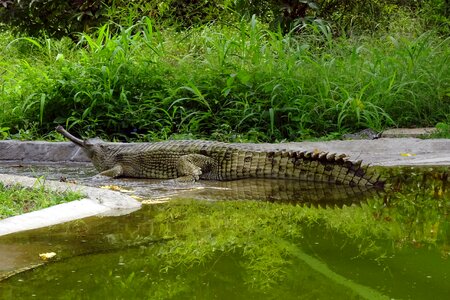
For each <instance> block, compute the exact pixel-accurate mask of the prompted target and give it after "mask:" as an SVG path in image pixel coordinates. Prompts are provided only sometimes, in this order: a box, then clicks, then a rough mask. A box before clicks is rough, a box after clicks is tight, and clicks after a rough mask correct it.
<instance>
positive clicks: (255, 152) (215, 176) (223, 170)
mask: <svg viewBox="0 0 450 300" xmlns="http://www.w3.org/2000/svg"><path fill="white" fill-rule="evenodd" d="M56 131H57V132H59V133H61V134H62V135H63V136H64V137H66V138H67V139H69V140H70V141H72V142H73V143H74V144H76V145H78V146H79V147H81V148H82V149H83V150H84V151H85V152H86V154H87V156H88V157H89V158H90V159H91V161H92V163H93V165H94V167H95V168H96V169H97V171H99V172H100V175H105V176H109V177H113V178H116V177H134V178H154V179H175V180H176V181H179V182H194V181H197V180H199V179H204V180H218V181H227V180H236V179H244V178H273V179H297V180H304V181H314V182H328V183H333V184H344V185H349V186H374V187H383V185H384V182H383V181H382V180H380V177H379V176H377V175H376V174H374V173H373V172H372V174H370V172H367V171H368V166H367V165H363V164H362V161H361V160H359V161H352V160H350V159H349V157H348V156H347V155H345V154H340V155H338V154H335V153H327V152H320V151H293V150H287V149H283V148H274V149H271V150H268V149H264V147H261V146H259V145H258V144H246V143H241V144H232V143H224V142H217V141H204V140H184V141H182V140H171V141H164V142H151V143H129V144H122V143H120V144H119V143H108V142H104V141H102V140H101V139H98V138H94V139H86V140H82V139H79V138H77V137H75V136H73V135H72V134H70V133H69V132H68V131H66V130H65V129H64V128H63V127H62V126H58V127H56Z"/></svg>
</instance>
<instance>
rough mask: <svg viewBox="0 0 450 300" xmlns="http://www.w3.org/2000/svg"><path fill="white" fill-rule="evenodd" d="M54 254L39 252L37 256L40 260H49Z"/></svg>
mask: <svg viewBox="0 0 450 300" xmlns="http://www.w3.org/2000/svg"><path fill="white" fill-rule="evenodd" d="M55 256H56V253H55V252H47V253H41V254H39V257H40V258H41V259H42V260H50V259H52V258H53V257H55Z"/></svg>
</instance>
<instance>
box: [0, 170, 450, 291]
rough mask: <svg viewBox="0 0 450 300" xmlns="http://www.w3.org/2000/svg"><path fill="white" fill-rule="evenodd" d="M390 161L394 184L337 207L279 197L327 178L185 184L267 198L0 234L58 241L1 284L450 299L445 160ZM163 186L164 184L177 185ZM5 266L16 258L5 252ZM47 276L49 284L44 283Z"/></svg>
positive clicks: (449, 194) (9, 246) (178, 206)
mask: <svg viewBox="0 0 450 300" xmlns="http://www.w3.org/2000/svg"><path fill="white" fill-rule="evenodd" d="M383 172H385V177H387V178H389V185H390V186H389V188H388V189H387V190H386V191H385V192H382V193H379V192H375V193H370V192H369V194H370V195H371V196H370V197H367V198H365V200H364V201H363V202H357V203H358V204H359V205H351V206H347V205H345V206H342V208H339V209H329V208H323V207H320V206H319V207H316V206H315V205H311V207H307V206H305V205H284V202H283V203H279V202H280V201H289V203H294V204H295V203H301V204H304V203H308V201H309V202H310V203H314V202H313V201H315V199H318V198H322V199H325V198H329V197H333V196H330V195H328V194H326V191H329V190H330V189H329V188H328V187H325V188H324V187H323V186H319V187H316V186H315V185H311V184H308V185H307V186H303V187H302V188H301V189H298V188H297V185H296V186H294V187H292V186H290V185H289V184H290V183H289V184H288V185H286V182H279V183H275V182H273V181H271V182H272V185H271V186H270V185H267V183H265V182H264V181H262V182H252V181H248V182H246V181H242V182H241V183H239V182H224V183H223V185H221V186H217V185H216V184H217V183H211V184H212V186H208V185H204V184H203V185H202V186H201V188H197V189H196V190H194V189H193V190H190V189H189V188H185V189H184V190H183V192H181V193H180V195H181V196H183V195H185V196H186V197H190V194H189V193H192V194H196V195H197V197H198V199H203V198H205V197H211V196H210V195H208V193H210V192H211V191H213V190H214V189H215V190H216V194H217V195H219V197H218V198H217V200H218V199H219V198H220V197H221V198H222V199H234V200H236V199H252V198H251V197H252V195H260V196H257V197H256V199H258V200H266V201H231V200H228V201H217V202H207V201H192V202H191V201H188V200H182V201H178V202H174V203H166V204H162V205H148V206H145V207H144V208H143V209H142V210H140V211H137V212H135V213H133V214H131V215H127V216H120V217H115V218H111V217H107V218H106V217H105V218H88V219H84V220H81V221H77V222H70V223H66V224H61V225H58V226H53V227H51V228H44V229H40V230H34V231H29V232H23V233H19V234H14V235H10V236H5V237H0V245H2V247H0V251H3V253H0V257H5V258H4V259H8V257H10V258H14V259H15V260H14V261H15V264H17V263H18V261H20V260H25V261H26V260H27V259H30V258H33V259H35V260H37V259H38V258H37V254H38V253H39V251H42V252H48V251H55V252H57V254H58V257H59V258H60V259H61V260H60V261H58V262H56V263H53V264H49V265H47V266H45V267H44V268H39V269H37V270H35V271H34V272H25V273H23V274H21V275H16V276H14V277H12V278H10V279H9V280H5V281H3V282H0V295H3V294H2V292H3V293H5V295H20V296H23V297H28V296H30V295H31V294H32V293H37V292H39V293H40V294H39V295H42V293H43V292H44V291H45V293H49V295H52V296H55V297H63V296H64V295H70V296H71V297H78V296H80V295H90V296H92V298H95V297H98V298H100V297H103V298H105V297H109V298H111V297H119V298H120V297H121V296H123V297H126V296H127V295H130V294H132V295H136V298H139V297H141V298H151V297H154V298H162V299H165V298H166V299H169V298H172V299H173V298H186V299H188V298H195V297H197V298H202V297H203V298H205V297H210V298H211V297H212V298H214V297H219V296H220V295H225V296H228V297H229V298H235V299H249V298H259V299H274V298H280V299H281V298H282V299H295V298H298V296H299V295H301V296H302V298H303V299H327V298H330V297H331V296H334V299H349V298H364V297H365V296H364V295H367V294H366V293H369V295H372V294H373V293H375V294H376V295H377V297H378V296H380V297H381V298H382V297H384V295H385V296H386V297H389V298H396V299H397V298H402V299H432V298H433V299H445V298H446V296H448V294H450V286H449V285H448V280H449V279H450V259H449V257H450V246H449V245H450V244H449V241H450V221H449V217H448V216H449V210H450V189H449V188H448V186H449V178H448V168H440V169H434V168H402V169H397V168H396V169H394V168H393V169H385V170H383ZM124 182H126V180H125V181H124ZM150 184H151V183H150ZM155 184H156V183H155ZM138 185H142V186H145V184H144V182H139V183H138ZM235 185H236V186H237V187H235ZM134 188H136V187H135V186H134ZM159 189H160V193H161V194H164V193H166V192H167V191H169V190H170V186H159ZM136 190H138V189H136ZM317 191H319V192H317ZM324 191H325V192H324ZM334 192H335V193H337V194H339V193H341V192H340V191H334ZM283 193H284V194H286V196H283V197H280V198H276V197H277V195H278V194H283ZM320 193H321V194H320ZM345 193H347V192H345ZM312 194H314V195H317V194H320V195H321V196H314V197H311V196H310V195H312ZM342 194H344V192H342ZM188 195H189V196H188ZM267 195H269V197H267ZM305 195H306V196H305ZM364 195H366V194H365V193H362V194H359V195H358V196H356V199H361V197H363V198H364ZM233 197H234V198H233ZM271 197H272V198H271ZM305 197H306V198H305ZM307 197H310V198H307ZM345 197H348V196H345ZM345 197H344V198H345ZM271 199H272V200H271ZM280 199H286V200H280ZM333 199H334V198H333ZM337 199H339V198H337ZM269 201H273V202H275V203H272V202H269ZM333 201H334V200H333ZM336 201H338V200H336ZM344 201H345V200H344ZM355 201H358V200H352V201H350V203H355ZM34 249H37V250H34ZM12 252H14V253H12ZM11 261H12V260H11ZM0 266H3V268H4V269H6V268H7V267H8V268H10V269H14V266H13V265H12V264H9V265H7V264H6V263H5V264H2V263H1V261H0ZM325 266H326V268H325ZM15 267H16V269H17V268H18V265H16V266H15ZM72 271H74V272H72ZM91 274H92V275H91ZM19 280H22V281H19ZM79 281H81V282H79ZM104 282H108V287H107V288H102V286H104V285H102V283H104ZM343 283H345V284H343ZM43 284H47V285H49V286H52V288H51V291H49V290H45V289H41V288H40V287H42V285H43ZM67 297H69V296H67ZM80 297H81V296H80ZM69 298H70V297H69ZM366 298H367V297H366Z"/></svg>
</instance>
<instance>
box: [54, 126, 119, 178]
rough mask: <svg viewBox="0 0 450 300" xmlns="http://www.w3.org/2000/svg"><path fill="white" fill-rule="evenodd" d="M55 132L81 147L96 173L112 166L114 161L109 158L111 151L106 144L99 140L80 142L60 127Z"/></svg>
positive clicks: (80, 140)
mask: <svg viewBox="0 0 450 300" xmlns="http://www.w3.org/2000/svg"><path fill="white" fill-rule="evenodd" d="M56 131H58V132H59V133H61V134H62V135H63V136H65V137H66V138H67V139H69V140H70V141H71V142H72V143H74V144H76V145H78V146H79V147H81V148H82V149H83V150H84V152H86V154H87V156H88V157H89V158H90V159H91V161H92V163H93V164H94V166H95V168H96V169H97V170H98V171H100V172H101V171H105V170H108V169H110V168H112V167H113V166H114V161H113V159H112V157H111V149H109V148H110V147H109V146H108V144H107V143H105V142H104V141H102V140H101V139H99V138H93V139H87V140H82V139H79V138H77V137H75V136H73V135H72V134H70V133H69V132H68V131H66V130H65V129H64V128H63V127H62V126H58V127H56Z"/></svg>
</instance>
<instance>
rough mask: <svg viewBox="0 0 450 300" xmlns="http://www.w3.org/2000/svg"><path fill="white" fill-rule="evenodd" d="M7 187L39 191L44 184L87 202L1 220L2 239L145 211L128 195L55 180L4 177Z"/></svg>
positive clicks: (1, 175) (63, 205)
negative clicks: (79, 195) (98, 217)
mask: <svg viewBox="0 0 450 300" xmlns="http://www.w3.org/2000/svg"><path fill="white" fill-rule="evenodd" d="M0 181H1V182H3V183H4V184H5V185H15V184H20V185H21V186H24V187H36V186H38V187H39V186H41V184H43V185H44V186H45V188H47V189H49V190H53V191H59V192H61V191H62V192H64V191H76V192H80V193H82V194H84V195H85V196H86V198H84V199H81V200H77V201H72V202H67V203H63V204H59V205H55V206H52V207H49V208H45V209H41V210H38V211H34V212H30V213H26V214H23V215H19V216H15V217H11V218H7V219H3V220H0V236H2V235H6V234H10V233H13V232H19V231H24V230H30V229H36V228H40V227H45V226H50V225H55V224H59V223H64V222H68V221H72V220H76V219H81V218H85V217H90V216H94V215H99V214H102V215H123V214H128V213H130V212H132V211H135V210H137V209H139V208H140V207H141V203H140V202H139V201H137V200H135V199H133V198H131V197H129V196H127V195H123V194H121V193H119V192H114V191H110V190H104V189H99V188H94V187H87V186H82V185H75V184H71V183H63V182H57V181H51V180H45V181H40V180H36V179H35V178H30V177H25V176H16V175H6V174H0Z"/></svg>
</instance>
